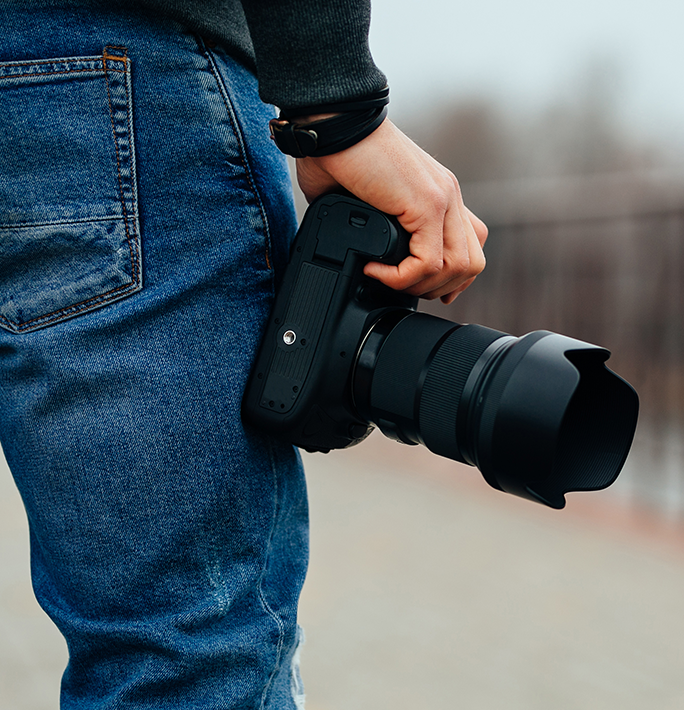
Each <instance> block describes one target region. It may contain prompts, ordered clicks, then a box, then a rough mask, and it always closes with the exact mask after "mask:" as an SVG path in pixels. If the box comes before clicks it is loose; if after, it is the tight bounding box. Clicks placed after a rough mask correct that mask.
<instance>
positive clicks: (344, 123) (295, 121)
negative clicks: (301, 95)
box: [269, 87, 389, 158]
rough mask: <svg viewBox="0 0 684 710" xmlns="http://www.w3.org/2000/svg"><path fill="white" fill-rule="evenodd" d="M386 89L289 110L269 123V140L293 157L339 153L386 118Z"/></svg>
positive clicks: (357, 141)
mask: <svg viewBox="0 0 684 710" xmlns="http://www.w3.org/2000/svg"><path fill="white" fill-rule="evenodd" d="M388 102H389V89H387V88H386V87H385V89H383V90H382V91H380V92H376V93H375V94H373V95H371V96H368V97H365V98H362V99H359V100H356V101H350V102H345V103H340V104H330V105H328V106H312V107H307V108H302V109H296V108H289V109H284V110H282V111H281V112H280V116H279V117H278V118H275V119H273V120H272V121H270V123H269V126H270V130H271V138H272V139H273V140H274V141H275V143H276V145H277V146H278V148H279V149H280V150H281V151H282V152H283V153H286V154H287V155H291V156H293V157H295V158H305V157H321V156H326V155H332V154H334V153H339V152H341V151H343V150H346V149H347V148H350V147H351V146H353V145H355V144H356V143H359V142H360V141H362V140H363V139H364V138H366V137H367V136H369V135H370V134H371V133H372V132H373V131H375V130H376V129H377V128H378V127H379V126H380V125H381V124H382V122H383V121H384V119H385V117H386V116H387V103H388Z"/></svg>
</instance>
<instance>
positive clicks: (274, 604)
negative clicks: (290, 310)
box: [0, 0, 308, 710]
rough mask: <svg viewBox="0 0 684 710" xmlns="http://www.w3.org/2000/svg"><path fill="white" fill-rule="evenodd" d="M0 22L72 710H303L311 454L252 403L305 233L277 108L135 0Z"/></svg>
mask: <svg viewBox="0 0 684 710" xmlns="http://www.w3.org/2000/svg"><path fill="white" fill-rule="evenodd" d="M0 27H2V28H3V30H2V33H1V34H0V408H1V411H2V417H0V439H1V441H2V446H3V448H4V450H5V454H6V456H7V460H8V462H9V464H10V468H11V470H12V472H13V475H14V477H15V480H16V483H17V486H18V488H19V490H20V492H21V495H22V498H23V501H24V505H25V507H26V512H27V515H28V519H29V526H30V535H31V564H32V575H33V583H34V589H35V592H36V596H37V598H38V600H39V602H40V604H41V605H42V606H43V608H44V609H45V610H46V612H47V613H48V614H49V615H50V616H51V618H52V619H53V620H54V621H55V623H56V624H57V625H58V627H59V628H60V630H61V631H62V633H63V634H64V636H65V638H66V640H67V643H68V647H69V654H70V658H69V665H68V667H67V669H66V672H65V674H64V678H63V684H62V708H65V709H69V710H74V709H78V710H85V709H89V710H90V709H94V708H98V709H104V708H117V709H123V708H136V709H137V708H158V709H159V710H162V709H171V708H173V709H174V710H175V709H179V708H184V709H187V708H193V709H195V708H196V709H198V710H203V709H207V708H212V709H214V708H240V709H243V708H244V709H247V708H268V709H270V710H283V709H288V710H292V709H294V708H295V707H301V687H300V680H299V676H298V671H297V667H296V650H297V643H298V630H297V625H296V607H297V599H298V595H299V591H300V588H301V585H302V583H303V579H304V575H305V571H306V561H307V545H308V543H307V534H308V533H307V504H306V493H305V485H304V480H303V472H302V469H301V463H300V461H299V458H298V456H297V455H296V453H295V452H294V451H293V449H292V448H291V447H288V446H285V445H281V444H278V443H275V442H273V441H271V440H269V439H268V438H266V437H264V436H262V435H260V434H259V433H257V432H254V431H250V430H245V429H243V427H242V424H241V421H240V400H241V396H242V390H243V387H244V384H245V380H246V377H247V373H248V371H249V367H250V364H251V361H252V358H253V355H254V352H255V348H256V346H257V344H258V341H259V337H260V334H261V330H262V326H263V323H264V320H265V318H267V315H268V311H269V307H270V304H271V301H272V297H273V292H274V282H275V280H276V279H277V277H278V274H279V273H280V270H281V268H282V266H283V263H284V260H285V258H286V254H287V248H288V242H289V240H290V239H291V237H292V235H293V233H294V229H295V222H294V212H293V209H292V200H291V194H290V187H289V180H288V176H287V171H286V166H285V163H284V161H283V158H282V156H281V155H280V154H279V153H278V151H277V150H276V149H275V147H274V146H273V145H272V143H271V141H270V140H269V139H268V131H267V128H266V124H267V121H268V119H269V118H270V117H271V114H272V111H271V109H270V108H269V107H267V106H265V105H264V104H262V103H261V102H260V101H259V99H258V97H257V86H256V81H255V79H254V77H253V76H252V75H251V74H250V73H249V72H248V71H247V70H246V69H244V68H243V67H242V66H240V65H239V64H238V63H236V62H235V61H233V60H232V59H231V58H230V57H228V56H226V55H225V54H224V53H223V52H222V51H221V50H220V49H209V48H207V47H206V46H205V45H204V43H203V42H202V40H201V39H200V38H196V37H193V36H192V35H191V34H189V33H186V32H185V31H183V28H182V27H180V26H177V25H174V24H171V23H168V22H164V21H161V20H159V19H156V18H154V17H153V16H151V15H148V14H145V11H144V10H139V9H137V5H136V3H134V2H120V3H119V2H111V1H108V2H102V3H101V5H100V6H99V7H98V8H95V6H94V5H93V3H92V2H90V3H88V10H87V11H85V10H84V9H83V8H82V7H81V5H80V3H79V2H78V1H77V0H64V1H62V0H50V1H49V2H48V1H47V0H45V1H42V0H41V1H33V0H32V1H30V2H29V1H17V0H11V1H10V0H0Z"/></svg>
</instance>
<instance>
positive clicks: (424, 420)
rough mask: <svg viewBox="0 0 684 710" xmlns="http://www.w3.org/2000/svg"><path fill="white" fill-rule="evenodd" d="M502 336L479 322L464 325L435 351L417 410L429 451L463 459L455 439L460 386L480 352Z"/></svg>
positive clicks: (461, 390)
mask: <svg viewBox="0 0 684 710" xmlns="http://www.w3.org/2000/svg"><path fill="white" fill-rule="evenodd" d="M504 335H506V334H505V333H502V332H500V331H498V330H492V329H491V328H485V327H484V326H481V325H465V326H463V327H462V328H459V329H458V330H455V331H454V332H453V333H451V335H450V336H449V337H448V338H446V340H445V341H444V342H443V343H442V345H441V347H440V348H439V350H438V351H437V352H436V353H435V355H434V357H433V359H432V362H431V363H430V367H429V368H428V371H427V374H426V376H425V383H424V384H423V391H422V393H421V399H420V410H419V427H420V432H421V435H422V437H423V441H424V442H425V445H426V446H427V447H428V449H430V451H433V452H434V453H436V454H439V455H440V456H446V457H448V458H451V459H456V460H457V461H463V456H462V454H461V452H460V450H459V448H458V443H457V441H456V418H457V416H458V408H459V405H460V403H461V397H462V395H463V388H464V387H465V383H466V380H467V379H468V375H470V373H471V371H472V369H473V367H474V366H475V363H476V362H477V361H478V360H479V358H480V356H481V355H482V353H483V352H484V351H485V350H486V349H487V348H488V347H489V345H490V344H491V343H493V342H494V341H495V340H498V339H499V338H501V337H503V336H504Z"/></svg>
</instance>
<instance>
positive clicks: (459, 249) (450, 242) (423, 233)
mask: <svg viewBox="0 0 684 710" xmlns="http://www.w3.org/2000/svg"><path fill="white" fill-rule="evenodd" d="M486 239H487V227H486V226H485V224H484V223H483V222H482V221H481V220H480V219H479V218H478V217H477V216H475V215H474V214H473V213H472V212H471V211H470V210H468V209H467V208H466V207H465V205H463V202H462V201H461V199H460V194H458V195H457V197H456V199H454V200H453V201H452V204H451V206H449V207H447V209H446V210H444V211H443V214H442V215H441V216H439V217H438V218H435V216H434V215H426V219H425V222H424V223H423V224H421V225H419V226H418V228H416V229H415V231H414V232H413V234H412V236H411V242H410V249H411V256H409V257H407V258H406V259H405V260H404V261H402V262H401V264H399V265H398V266H390V265H388V264H380V263H377V262H373V263H370V264H368V265H367V266H366V268H365V269H364V271H365V273H366V275H368V276H371V277H373V278H376V279H378V280H380V281H382V282H383V283H384V284H386V285H387V286H389V287H390V288H393V289H396V290H400V291H406V292H407V293H410V294H411V295H414V296H421V297H422V298H428V299H435V298H441V299H442V300H443V301H444V302H445V303H450V302H451V301H453V300H454V298H456V296H457V295H458V294H459V293H461V292H462V291H464V290H465V289H466V288H467V287H468V286H469V285H470V284H471V283H472V282H473V280H474V279H475V277H476V276H477V275H478V274H479V273H480V272H481V271H482V270H483V269H484V266H485V258H484V254H483V252H482V245H483V244H484V242H485V241H486Z"/></svg>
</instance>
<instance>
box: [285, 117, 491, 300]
mask: <svg viewBox="0 0 684 710" xmlns="http://www.w3.org/2000/svg"><path fill="white" fill-rule="evenodd" d="M297 174H298V179H299V183H300V186H301V187H302V190H303V191H304V193H305V195H306V196H307V198H309V199H312V197H315V196H316V195H318V194H320V193H321V192H322V191H326V190H327V189H330V188H331V187H336V186H342V187H344V188H345V189H347V190H349V191H350V192H351V193H353V194H354V195H356V196H357V197H358V198H359V199H361V200H364V201H365V202H368V203H369V204H371V205H372V206H373V207H376V208H377V209H379V210H381V211H383V212H386V213H387V214H392V215H395V216H396V217H397V219H398V220H399V222H400V224H401V225H402V226H403V227H404V229H406V231H407V232H409V234H411V241H410V245H409V248H410V252H411V255H410V256H409V257H407V258H406V259H404V261H402V262H401V264H399V265H398V266H390V265H389V264H381V263H378V262H372V263H369V264H367V265H366V267H365V269H364V272H365V273H366V275H368V276H370V277H372V278H376V279H378V280H379V281H381V282H382V283H384V284H385V285H387V286H389V287H390V288H393V289H396V290H399V291H406V292H407V293H410V294H412V295H414V296H422V297H424V298H441V299H442V300H443V301H445V302H450V301H451V300H453V299H454V298H455V297H456V296H457V295H458V294H459V293H460V292H461V291H463V290H464V289H465V288H467V287H468V285H469V284H470V283H472V281H473V279H474V278H475V276H477V274H479V273H480V271H482V269H483V268H484V264H485V260H484V254H483V253H482V245H483V244H484V243H485V240H486V239H487V227H486V226H485V225H484V223H483V222H482V221H481V220H480V219H478V218H477V217H476V216H475V215H474V214H473V213H472V212H471V211H470V210H469V209H468V208H467V207H466V206H465V205H464V204H463V198H462V196H461V190H460V187H459V184H458V181H457V180H456V178H455V177H454V175H453V174H452V173H451V172H450V171H449V170H447V169H446V168H445V167H444V166H442V165H440V164H439V163H438V162H437V161H436V160H435V159H434V158H432V157H431V156H429V155H428V154H427V153H425V152H424V151H423V150H422V149H421V148H419V147H418V146H417V145H416V144H415V143H414V142H413V141H411V140H410V139H409V138H408V137H407V136H405V135H404V134H403V133H401V131H399V130H398V129H397V128H396V127H395V126H394V125H393V124H392V123H391V122H390V121H389V120H385V121H384V122H383V124H382V125H381V126H380V127H379V128H378V129H377V130H376V131H374V132H373V133H371V135H370V136H368V137H366V138H365V139H364V140H363V141H361V142H359V143H357V144H356V145H354V146H352V147H351V148H348V149H347V150H344V151H341V152H340V153H335V154H333V155H329V156H323V157H320V158H304V159H300V160H298V162H297Z"/></svg>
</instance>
